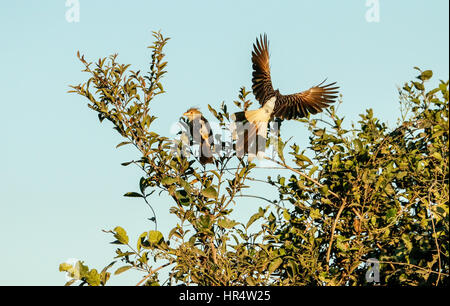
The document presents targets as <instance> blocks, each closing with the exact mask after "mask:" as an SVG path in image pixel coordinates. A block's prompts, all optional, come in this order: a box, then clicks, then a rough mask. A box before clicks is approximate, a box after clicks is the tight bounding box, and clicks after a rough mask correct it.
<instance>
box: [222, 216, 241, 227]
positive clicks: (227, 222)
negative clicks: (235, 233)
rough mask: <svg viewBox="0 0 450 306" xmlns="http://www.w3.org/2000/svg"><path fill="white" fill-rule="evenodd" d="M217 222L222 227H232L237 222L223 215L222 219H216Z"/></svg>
mask: <svg viewBox="0 0 450 306" xmlns="http://www.w3.org/2000/svg"><path fill="white" fill-rule="evenodd" d="M217 224H218V225H219V226H220V227H223V228H233V227H235V226H236V225H238V224H239V222H236V221H234V220H231V219H228V218H226V217H224V218H223V219H219V221H217Z"/></svg>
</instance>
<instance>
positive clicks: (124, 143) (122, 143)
mask: <svg viewBox="0 0 450 306" xmlns="http://www.w3.org/2000/svg"><path fill="white" fill-rule="evenodd" d="M129 143H131V141H124V142H121V143H119V144H118V145H117V146H116V149H117V148H120V147H121V146H124V145H126V144H129Z"/></svg>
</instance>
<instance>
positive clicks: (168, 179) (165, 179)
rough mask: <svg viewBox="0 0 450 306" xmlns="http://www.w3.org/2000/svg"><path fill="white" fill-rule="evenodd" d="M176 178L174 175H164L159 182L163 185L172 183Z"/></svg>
mask: <svg viewBox="0 0 450 306" xmlns="http://www.w3.org/2000/svg"><path fill="white" fill-rule="evenodd" d="M177 180H178V179H177V178H176V177H171V176H166V177H163V178H162V180H161V184H163V185H172V184H174V183H175V182H177Z"/></svg>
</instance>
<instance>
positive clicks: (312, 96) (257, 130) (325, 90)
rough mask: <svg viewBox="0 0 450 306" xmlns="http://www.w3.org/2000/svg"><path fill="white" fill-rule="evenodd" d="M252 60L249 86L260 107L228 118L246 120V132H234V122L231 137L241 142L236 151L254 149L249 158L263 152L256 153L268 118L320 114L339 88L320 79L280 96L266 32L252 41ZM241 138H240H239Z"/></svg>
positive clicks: (265, 133) (238, 121)
mask: <svg viewBox="0 0 450 306" xmlns="http://www.w3.org/2000/svg"><path fill="white" fill-rule="evenodd" d="M252 63H253V78H252V83H253V85H252V89H253V94H254V95H255V98H256V100H258V102H259V104H260V105H261V108H259V109H256V110H247V111H244V112H237V113H234V114H233V115H232V116H231V118H232V120H234V121H235V122H236V123H247V127H248V128H247V129H248V133H247V132H245V131H236V129H237V127H238V125H237V124H235V125H234V128H235V131H233V138H234V139H238V142H237V143H239V144H240V145H237V151H238V152H245V153H247V152H249V151H248V150H249V148H251V147H253V148H256V152H254V151H253V152H252V158H253V155H254V154H255V153H256V154H257V156H258V158H260V156H262V155H263V154H259V153H260V152H261V150H263V149H264V146H263V145H262V143H264V144H265V142H264V141H265V140H266V139H267V126H268V122H269V121H270V120H273V119H274V118H275V117H276V118H279V119H287V120H289V119H298V118H302V117H306V116H307V115H308V114H317V113H320V112H322V110H323V109H324V108H325V107H328V106H329V105H330V104H331V103H334V102H335V99H336V98H337V94H338V91H337V89H338V88H339V87H337V86H334V85H335V84H336V82H334V83H330V84H327V85H323V83H324V82H325V81H323V82H322V83H320V84H318V85H316V86H313V87H311V88H310V89H308V90H305V91H302V92H299V93H295V94H291V95H282V94H280V92H279V91H278V89H277V90H274V89H273V86H272V79H271V77H270V64H269V42H268V40H267V36H266V35H265V34H264V36H262V35H261V36H260V37H259V39H256V44H253V51H252ZM242 137H243V139H240V138H242ZM255 142H256V144H255ZM261 153H263V152H261ZM249 158H250V153H249Z"/></svg>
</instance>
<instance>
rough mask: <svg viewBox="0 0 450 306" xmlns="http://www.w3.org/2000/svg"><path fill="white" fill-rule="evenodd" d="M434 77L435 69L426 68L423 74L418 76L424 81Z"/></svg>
mask: <svg viewBox="0 0 450 306" xmlns="http://www.w3.org/2000/svg"><path fill="white" fill-rule="evenodd" d="M432 77H433V71H431V70H425V71H424V72H422V74H421V75H420V76H419V77H418V78H419V79H421V80H422V81H427V80H429V79H431V78H432Z"/></svg>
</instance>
